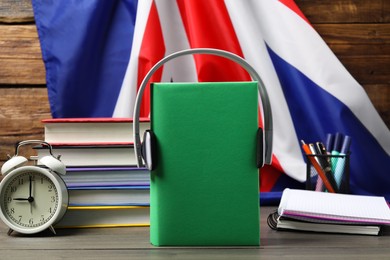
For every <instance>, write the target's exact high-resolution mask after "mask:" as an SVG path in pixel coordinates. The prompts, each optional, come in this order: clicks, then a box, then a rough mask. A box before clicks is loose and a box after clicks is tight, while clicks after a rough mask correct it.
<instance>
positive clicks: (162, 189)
mask: <svg viewBox="0 0 390 260" xmlns="http://www.w3.org/2000/svg"><path fill="white" fill-rule="evenodd" d="M151 93H152V101H151V103H152V105H151V127H152V130H153V132H154V134H155V135H156V138H157V168H156V169H155V170H153V171H152V172H151V184H150V189H151V195H150V197H151V201H150V204H151V212H150V214H151V216H150V217H151V220H150V221H151V227H150V236H151V238H150V239H151V243H152V244H153V245H156V246H230V245H232V246H233V245H234V246H240V245H243V246H244V245H245V246H256V245H259V237H260V235H259V234H260V227H259V196H258V187H259V186H258V185H259V181H258V169H257V167H256V132H257V129H258V99H257V97H258V92H257V82H215V83H154V84H153V85H152V90H151Z"/></svg>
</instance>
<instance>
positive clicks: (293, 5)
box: [279, 0, 311, 25]
mask: <svg viewBox="0 0 390 260" xmlns="http://www.w3.org/2000/svg"><path fill="white" fill-rule="evenodd" d="M279 2H281V3H282V4H284V5H285V6H287V7H288V8H290V9H291V10H292V11H293V12H294V13H296V14H297V15H299V16H300V17H301V18H302V19H303V20H305V21H306V22H307V23H308V24H310V22H309V20H308V19H307V18H306V16H305V15H304V14H303V13H302V11H301V10H300V9H299V7H298V6H297V4H296V3H295V2H294V0H279ZM310 25H311V24H310Z"/></svg>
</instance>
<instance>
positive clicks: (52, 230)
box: [49, 226, 57, 235]
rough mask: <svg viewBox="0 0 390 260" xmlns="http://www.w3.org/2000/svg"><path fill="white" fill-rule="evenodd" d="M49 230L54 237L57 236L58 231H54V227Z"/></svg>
mask: <svg viewBox="0 0 390 260" xmlns="http://www.w3.org/2000/svg"><path fill="white" fill-rule="evenodd" d="M49 229H50V231H51V232H52V233H53V234H54V235H57V233H56V230H55V229H54V227H53V226H50V227H49Z"/></svg>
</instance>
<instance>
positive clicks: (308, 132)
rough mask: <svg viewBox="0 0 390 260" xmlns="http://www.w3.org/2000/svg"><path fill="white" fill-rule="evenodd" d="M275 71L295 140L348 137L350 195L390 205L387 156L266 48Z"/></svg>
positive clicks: (343, 110)
mask: <svg viewBox="0 0 390 260" xmlns="http://www.w3.org/2000/svg"><path fill="white" fill-rule="evenodd" d="M268 51H269V53H270V57H271V59H272V62H273V64H274V66H275V69H276V70H277V71H278V77H279V80H280V82H281V85H282V88H283V92H284V95H285V98H286V101H287V104H288V107H289V110H290V113H291V117H292V119H293V122H294V127H295V130H296V132H297V136H298V138H299V139H301V140H305V141H307V142H316V141H323V142H325V139H326V134H327V133H336V132H340V133H342V134H345V135H348V136H351V137H352V140H353V141H352V146H351V156H350V187H351V192H352V193H354V194H365V195H378V194H380V195H381V196H385V198H386V199H387V200H388V201H390V189H389V187H390V178H389V177H388V176H387V171H388V169H390V159H389V155H388V154H387V153H386V151H384V150H383V148H382V147H381V146H380V144H379V143H378V142H377V141H376V139H375V138H374V137H373V136H372V135H371V133H370V132H369V131H368V130H367V129H366V128H365V127H364V126H363V125H362V123H361V122H360V121H359V119H358V118H356V116H355V115H354V114H353V113H352V112H351V110H350V109H349V108H348V107H347V106H346V105H345V104H344V103H342V102H341V101H340V100H338V99H337V98H336V97H334V96H333V95H331V94H329V93H328V92H326V91H325V90H323V89H322V88H321V87H319V86H317V85H316V84H315V83H314V82H312V81H311V80H310V79H309V78H307V77H306V76H305V75H304V74H302V73H301V72H299V71H298V70H297V69H296V68H294V67H293V66H291V65H290V64H288V63H287V62H285V61H284V60H283V59H281V58H280V57H279V56H278V55H277V54H276V53H275V52H273V51H272V50H271V49H270V48H268Z"/></svg>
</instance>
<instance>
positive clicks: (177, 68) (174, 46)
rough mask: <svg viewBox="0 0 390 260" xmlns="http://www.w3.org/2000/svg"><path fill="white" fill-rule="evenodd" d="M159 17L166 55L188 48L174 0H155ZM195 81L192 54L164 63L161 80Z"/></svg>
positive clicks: (195, 74) (196, 78)
mask: <svg viewBox="0 0 390 260" xmlns="http://www.w3.org/2000/svg"><path fill="white" fill-rule="evenodd" d="M156 7H157V11H158V15H159V18H160V23H161V27H162V33H163V38H164V44H165V48H166V55H168V54H171V53H173V52H176V51H179V50H185V49H189V48H190V44H189V42H188V38H187V34H186V31H185V29H184V25H183V21H182V19H181V16H180V12H179V8H178V6H177V3H176V1H175V2H173V3H171V4H167V3H166V1H165V0H158V1H156ZM171 79H172V80H173V81H175V82H184V81H190V82H197V81H198V76H197V72H196V67H195V61H194V58H193V57H192V56H184V57H179V58H177V59H174V60H172V61H170V62H168V63H166V64H165V65H164V69H163V74H162V79H161V81H163V82H164V81H170V80H171Z"/></svg>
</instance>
